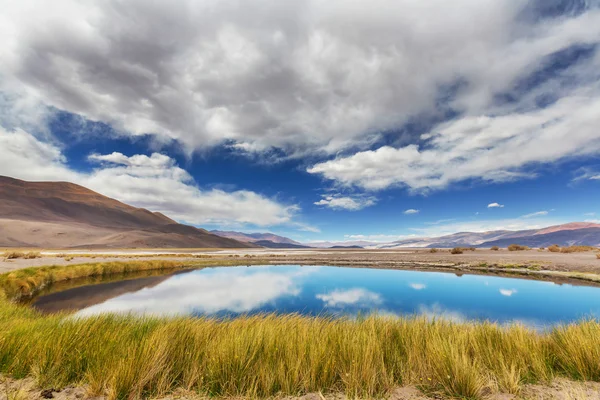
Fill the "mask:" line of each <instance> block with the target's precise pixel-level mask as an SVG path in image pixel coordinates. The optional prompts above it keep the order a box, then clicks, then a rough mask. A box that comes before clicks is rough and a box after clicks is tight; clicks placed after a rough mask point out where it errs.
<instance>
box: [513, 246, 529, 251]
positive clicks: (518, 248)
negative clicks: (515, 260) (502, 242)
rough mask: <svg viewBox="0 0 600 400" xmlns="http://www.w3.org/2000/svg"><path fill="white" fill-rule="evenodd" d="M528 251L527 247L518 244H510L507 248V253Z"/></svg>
mask: <svg viewBox="0 0 600 400" xmlns="http://www.w3.org/2000/svg"><path fill="white" fill-rule="evenodd" d="M524 250H529V247H527V246H521V245H520V244H511V245H509V246H508V251H524Z"/></svg>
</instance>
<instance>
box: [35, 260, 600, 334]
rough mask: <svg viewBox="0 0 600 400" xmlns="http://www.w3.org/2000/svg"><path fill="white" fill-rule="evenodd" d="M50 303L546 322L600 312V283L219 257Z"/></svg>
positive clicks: (92, 309)
mask: <svg viewBox="0 0 600 400" xmlns="http://www.w3.org/2000/svg"><path fill="white" fill-rule="evenodd" d="M33 306H34V307H37V308H39V309H40V310H42V311H47V312H55V311H60V310H66V309H71V310H73V309H74V310H78V311H77V314H76V315H80V316H87V315H94V314H99V313H106V312H111V313H148V314H159V315H195V316H214V317H235V316H236V315H240V314H256V313H279V314H285V313H301V314H306V315H333V316H342V315H345V316H357V315H367V314H370V313H374V312H376V313H378V314H379V315H388V316H401V315H414V314H417V315H425V316H427V317H432V318H433V317H436V318H447V319H451V320H454V321H467V320H490V321H496V322H499V323H508V322H521V323H523V324H526V325H529V326H532V327H535V328H543V327H547V326H551V325H554V324H557V323H566V322H571V321H576V320H578V319H581V318H589V317H595V318H598V317H600V288H597V287H586V286H573V285H568V284H562V285H559V284H555V283H552V282H544V281H533V280H525V279H513V278H502V277H494V276H480V275H462V276H458V275H455V274H452V273H441V272H420V271H399V270H379V269H367V268H341V267H325V266H289V265H280V266H252V267H220V268H219V267H216V268H205V269H200V270H192V271H186V272H181V273H177V274H171V275H165V276H154V277H145V278H139V279H132V280H127V281H121V282H111V283H102V284H96V285H87V286H81V287H77V288H72V289H67V290H63V291H60V292H57V293H52V294H48V295H44V296H40V297H38V298H37V299H35V301H34V302H33Z"/></svg>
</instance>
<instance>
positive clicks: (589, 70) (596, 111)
mask: <svg viewBox="0 0 600 400" xmlns="http://www.w3.org/2000/svg"><path fill="white" fill-rule="evenodd" d="M0 9H2V12H1V13H0V37H1V38H2V40H1V41H0V175H6V176H11V177H14V178H19V179H25V180H34V181H57V180H59V181H70V182H74V183H78V184H81V185H83V186H86V187H88V188H90V189H92V190H95V191H97V192H99V193H102V194H104V195H107V196H110V197H113V198H116V199H118V200H121V201H123V202H126V203H128V204H131V205H134V206H137V207H145V208H148V209H150V210H152V211H160V212H163V213H165V214H166V215H168V216H170V217H172V218H174V219H176V220H177V221H180V222H184V223H188V224H192V225H195V226H199V227H203V228H206V229H222V230H238V231H243V232H255V231H259V232H266V231H269V232H274V233H278V234H282V235H285V236H288V237H290V238H293V239H296V240H299V241H304V242H310V241H318V240H330V241H349V240H373V241H382V242H385V241H392V240H398V239H402V238H406V237H414V236H436V235H442V234H447V233H454V232H458V231H487V230H493V229H515V230H516V229H529V228H535V227H544V226H549V225H555V224H560V223H565V222H572V221H599V220H600V201H599V199H600V51H599V49H600V0H570V1H568V0H529V1H526V0H455V1H452V2H448V1H446V0H420V1H416V0H370V1H368V2H367V1H364V0H362V1H359V0H328V1H317V0H294V1H280V0H251V1H248V0H169V1H166V0H163V1H159V0H157V1H153V2H148V1H145V0H127V1H124V0H106V1H102V2H96V1H91V0H79V1H75V0H55V1H52V2H47V1H42V0H35V1H34V0H19V1H15V0H0Z"/></svg>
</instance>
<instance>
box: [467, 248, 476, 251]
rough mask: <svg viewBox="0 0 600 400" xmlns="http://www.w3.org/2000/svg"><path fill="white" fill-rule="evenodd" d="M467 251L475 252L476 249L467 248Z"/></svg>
mask: <svg viewBox="0 0 600 400" xmlns="http://www.w3.org/2000/svg"><path fill="white" fill-rule="evenodd" d="M467 250H469V251H475V250H477V249H476V248H475V247H469V248H467Z"/></svg>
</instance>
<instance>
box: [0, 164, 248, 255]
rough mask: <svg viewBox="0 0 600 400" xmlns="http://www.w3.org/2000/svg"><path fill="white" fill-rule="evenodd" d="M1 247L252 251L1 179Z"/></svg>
mask: <svg viewBox="0 0 600 400" xmlns="http://www.w3.org/2000/svg"><path fill="white" fill-rule="evenodd" d="M0 247H46V248H73V247H113V248H114V247H119V248H139V247H180V248H183V247H186V248H201V247H225V248H245V247H254V246H253V245H251V244H248V243H243V242H239V241H236V240H233V239H228V238H223V237H220V236H217V235H213V234H211V233H209V232H208V231H206V230H204V229H199V228H195V227H193V226H188V225H182V224H179V223H177V222H175V221H173V220H172V219H170V218H168V217H167V216H165V215H163V214H161V213H156V212H152V211H149V210H146V209H143V208H136V207H132V206H130V205H127V204H125V203H121V202H120V201H117V200H115V199H111V198H110V197H106V196H103V195H101V194H99V193H96V192H94V191H92V190H89V189H87V188H85V187H83V186H79V185H76V184H73V183H69V182H27V181H22V180H18V179H13V178H9V177H5V176H0Z"/></svg>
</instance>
